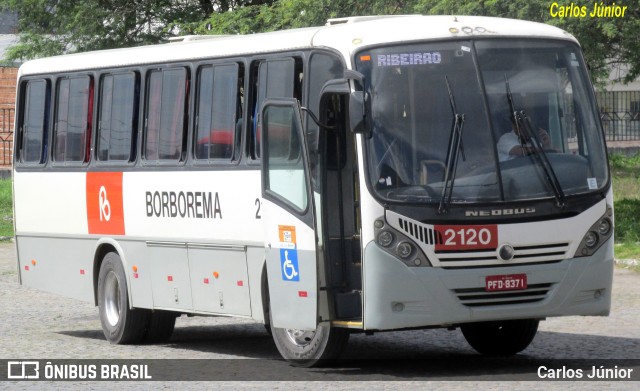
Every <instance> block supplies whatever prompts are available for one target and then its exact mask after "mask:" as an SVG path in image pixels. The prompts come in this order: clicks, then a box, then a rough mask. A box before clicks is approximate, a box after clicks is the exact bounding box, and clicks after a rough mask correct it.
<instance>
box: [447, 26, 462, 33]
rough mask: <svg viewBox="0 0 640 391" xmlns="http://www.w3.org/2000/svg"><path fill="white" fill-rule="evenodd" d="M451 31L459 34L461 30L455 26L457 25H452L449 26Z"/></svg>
mask: <svg viewBox="0 0 640 391" xmlns="http://www.w3.org/2000/svg"><path fill="white" fill-rule="evenodd" d="M449 32H450V33H451V34H458V33H459V32H460V30H458V29H457V28H455V27H450V28H449Z"/></svg>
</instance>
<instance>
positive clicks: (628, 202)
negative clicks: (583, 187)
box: [610, 154, 640, 259]
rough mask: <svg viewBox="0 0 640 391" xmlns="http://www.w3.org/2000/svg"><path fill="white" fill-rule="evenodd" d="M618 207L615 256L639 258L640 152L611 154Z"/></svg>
mask: <svg viewBox="0 0 640 391" xmlns="http://www.w3.org/2000/svg"><path fill="white" fill-rule="evenodd" d="M610 163H611V175H612V179H613V197H614V201H613V203H614V210H615V240H616V246H615V256H616V258H617V259H640V154H639V155H636V156H631V157H628V156H624V155H619V154H613V155H611V157H610Z"/></svg>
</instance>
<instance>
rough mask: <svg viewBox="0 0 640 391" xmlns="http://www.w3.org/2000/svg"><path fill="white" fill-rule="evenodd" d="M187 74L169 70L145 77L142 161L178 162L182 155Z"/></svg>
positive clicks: (181, 69)
mask: <svg viewBox="0 0 640 391" xmlns="http://www.w3.org/2000/svg"><path fill="white" fill-rule="evenodd" d="M187 94H188V84H187V70H186V69H185V68H172V69H164V70H155V71H151V72H150V73H149V75H148V87H147V102H146V107H147V109H146V113H145V124H146V128H145V138H144V149H143V152H144V158H145V160H148V161H154V160H155V161H161V160H164V161H175V162H177V161H179V160H181V159H182V158H183V156H184V151H185V138H186V137H185V136H186V132H185V128H186V126H185V125H186V123H185V119H186V108H187V106H186V102H188V99H187Z"/></svg>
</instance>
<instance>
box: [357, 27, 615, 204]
mask: <svg viewBox="0 0 640 391" xmlns="http://www.w3.org/2000/svg"><path fill="white" fill-rule="evenodd" d="M356 67H357V69H358V70H359V71H360V72H362V73H363V74H364V75H365V80H366V84H365V88H366V90H367V92H368V93H369V94H370V96H371V109H372V110H371V111H372V123H373V130H372V135H371V137H370V138H369V139H368V141H367V147H366V154H367V159H366V160H367V165H368V168H367V169H368V176H369V181H370V183H371V186H372V188H373V189H374V190H375V192H376V193H377V194H378V195H379V196H380V197H381V198H383V199H385V200H388V201H395V202H433V203H438V202H441V200H442V198H443V197H445V194H446V198H448V200H447V201H448V202H451V203H452V204H456V203H461V202H464V203H469V202H494V201H515V200H531V199H540V198H548V197H555V198H556V199H558V198H559V197H560V195H561V196H562V197H563V199H564V196H570V195H575V194H579V193H587V192H592V191H597V190H598V189H601V188H602V187H603V186H605V185H606V183H607V179H608V178H607V163H606V152H605V148H604V139H603V136H602V131H601V129H600V123H599V121H598V120H597V117H596V114H597V111H596V108H595V105H594V102H593V100H592V98H591V87H590V84H589V81H588V78H587V76H586V72H585V69H584V63H583V61H582V58H581V54H580V50H579V49H578V47H577V46H576V45H573V44H571V43H569V42H564V41H563V42H556V41H543V40H512V39H510V40H506V39H505V40H478V41H475V42H474V41H448V42H439V43H429V44H424V43H422V44H411V45H402V46H393V47H384V48H379V49H371V50H368V51H365V52H361V53H359V54H358V55H357V56H356ZM514 112H515V113H516V114H517V115H514ZM525 125H526V126H525ZM458 138H459V140H458Z"/></svg>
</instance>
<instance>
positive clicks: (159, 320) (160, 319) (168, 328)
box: [144, 310, 179, 343]
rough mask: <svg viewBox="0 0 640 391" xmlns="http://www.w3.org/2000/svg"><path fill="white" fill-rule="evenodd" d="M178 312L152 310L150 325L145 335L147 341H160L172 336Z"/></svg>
mask: <svg viewBox="0 0 640 391" xmlns="http://www.w3.org/2000/svg"><path fill="white" fill-rule="evenodd" d="M178 315H179V314H178V313H175V312H171V311H160V310H158V311H152V312H151V311H150V314H149V326H148V330H147V333H146V335H145V337H144V340H145V342H149V343H160V342H166V341H168V340H169V339H170V338H171V335H172V334H173V329H174V328H175V325H176V318H177V317H178Z"/></svg>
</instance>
